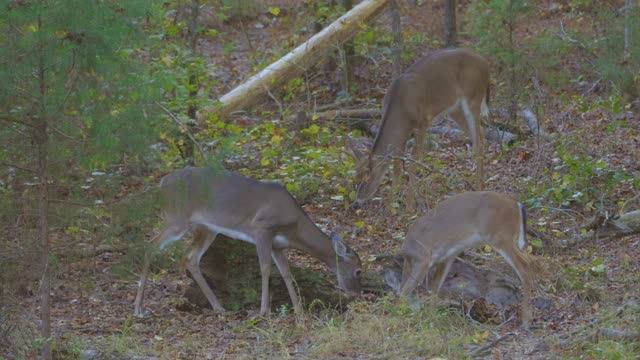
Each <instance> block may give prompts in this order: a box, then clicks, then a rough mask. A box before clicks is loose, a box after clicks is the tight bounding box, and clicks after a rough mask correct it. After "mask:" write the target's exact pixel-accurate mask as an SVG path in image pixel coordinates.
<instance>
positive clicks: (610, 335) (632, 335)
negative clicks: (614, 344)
mask: <svg viewBox="0 0 640 360" xmlns="http://www.w3.org/2000/svg"><path fill="white" fill-rule="evenodd" d="M593 337H594V338H595V341H597V340H598V339H599V338H607V339H611V340H640V331H629V330H618V329H610V328H600V329H598V330H597V331H596V333H595V334H594V335H593Z"/></svg>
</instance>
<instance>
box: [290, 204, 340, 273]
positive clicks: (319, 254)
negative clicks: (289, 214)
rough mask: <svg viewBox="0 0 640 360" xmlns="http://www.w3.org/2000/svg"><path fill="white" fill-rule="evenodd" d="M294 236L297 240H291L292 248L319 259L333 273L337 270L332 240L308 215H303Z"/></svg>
mask: <svg viewBox="0 0 640 360" xmlns="http://www.w3.org/2000/svg"><path fill="white" fill-rule="evenodd" d="M292 235H293V236H294V237H295V240H294V239H291V247H293V248H295V249H298V250H301V251H304V252H306V253H307V254H309V255H312V256H313V257H315V258H317V259H319V260H320V261H322V262H324V263H325V264H326V265H327V266H328V267H329V268H330V269H331V270H332V271H335V270H336V267H337V258H336V251H335V249H334V248H333V242H332V241H331V238H329V237H328V236H327V235H325V233H323V232H322V230H320V229H319V228H318V227H317V226H316V225H315V224H314V223H313V221H311V219H309V217H308V216H307V215H306V214H301V216H300V219H299V220H298V223H297V226H296V227H295V230H294V234H292Z"/></svg>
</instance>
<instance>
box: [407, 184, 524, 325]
mask: <svg viewBox="0 0 640 360" xmlns="http://www.w3.org/2000/svg"><path fill="white" fill-rule="evenodd" d="M526 218H527V215H526V210H525V208H524V206H523V205H522V204H521V203H519V202H518V201H516V200H515V199H514V198H512V197H510V196H508V195H505V194H501V193H497V192H492V191H469V192H465V193H461V194H458V195H454V196H452V197H450V198H448V199H447V200H445V201H444V202H442V203H440V204H438V205H437V206H436V207H435V208H433V209H431V210H429V211H428V212H427V213H425V214H424V215H423V216H422V217H420V218H418V219H416V221H415V222H414V223H413V224H412V225H411V226H409V228H408V230H407V235H406V238H405V240H404V243H403V244H402V248H401V250H400V252H399V253H398V254H399V256H401V257H402V258H403V259H404V264H403V268H402V281H401V283H400V286H399V288H397V289H396V290H397V291H396V293H397V295H398V296H400V297H402V296H406V295H408V294H410V293H411V292H412V291H413V290H414V289H415V288H416V287H417V286H418V285H419V284H421V283H422V281H424V284H425V286H426V288H427V289H428V290H430V291H431V292H432V293H433V294H435V293H437V292H438V290H440V287H441V286H442V283H443V282H444V280H445V278H446V276H447V273H448V272H449V269H450V267H451V264H452V263H453V261H454V260H455V259H456V257H457V256H458V255H459V254H460V253H462V252H463V251H464V250H465V249H467V248H470V247H472V246H475V245H479V244H483V243H486V244H488V245H490V246H491V247H492V248H493V249H494V250H495V251H497V252H498V253H499V254H500V255H501V256H502V257H503V258H504V259H505V260H506V262H507V263H508V264H509V265H510V266H511V267H512V268H513V269H514V270H515V272H516V274H517V275H518V277H519V278H520V281H521V282H522V294H523V296H522V310H521V317H522V326H523V328H525V329H528V328H529V323H530V321H531V308H530V304H529V302H530V300H531V291H532V275H531V266H532V258H531V257H530V256H529V255H528V254H527V253H526V252H524V251H522V249H523V248H524V247H525V245H526V239H525V232H526ZM432 268H433V274H432V281H431V282H430V281H429V271H430V270H431V269H432Z"/></svg>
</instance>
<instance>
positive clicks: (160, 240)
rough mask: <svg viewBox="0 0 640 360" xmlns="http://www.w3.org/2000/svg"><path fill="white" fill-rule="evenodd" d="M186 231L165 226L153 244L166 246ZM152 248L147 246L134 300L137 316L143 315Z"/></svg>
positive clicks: (135, 314) (153, 239)
mask: <svg viewBox="0 0 640 360" xmlns="http://www.w3.org/2000/svg"><path fill="white" fill-rule="evenodd" d="M184 233H185V230H184V229H183V228H181V227H176V226H171V227H167V228H165V229H164V230H163V231H162V232H160V233H159V234H157V235H156V236H154V237H153V238H152V239H151V243H152V244H153V246H159V247H161V248H162V247H164V245H166V244H167V243H170V242H172V241H177V240H178V239H180V238H181V237H182V235H183V234H184ZM151 253H152V250H151V249H149V248H147V249H146V250H145V252H144V262H143V265H142V275H141V276H140V281H139V282H138V292H137V293H136V300H135V302H134V310H133V315H134V316H137V317H141V316H143V315H144V314H143V307H142V305H143V302H144V288H145V287H146V286H147V278H148V277H149V266H150V264H151V257H152V254H151Z"/></svg>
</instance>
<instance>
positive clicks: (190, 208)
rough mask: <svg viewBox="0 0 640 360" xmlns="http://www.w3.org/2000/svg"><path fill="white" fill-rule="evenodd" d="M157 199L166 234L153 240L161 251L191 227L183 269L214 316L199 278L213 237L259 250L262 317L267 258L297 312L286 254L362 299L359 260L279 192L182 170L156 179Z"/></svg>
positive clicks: (216, 306)
mask: <svg viewBox="0 0 640 360" xmlns="http://www.w3.org/2000/svg"><path fill="white" fill-rule="evenodd" d="M160 193H161V195H162V200H163V203H162V208H163V212H162V216H163V218H164V221H165V222H166V228H165V229H164V230H163V231H162V232H161V233H159V234H158V235H157V236H155V237H154V238H153V239H152V242H153V243H154V244H155V245H156V246H159V247H160V249H163V248H165V247H166V246H167V245H169V244H170V243H172V242H175V241H178V240H180V239H181V238H182V236H183V235H184V234H185V233H186V232H187V231H188V230H189V229H190V228H192V229H194V230H195V231H194V232H195V239H194V241H193V244H192V247H191V252H190V254H189V256H188V262H187V269H188V270H189V272H190V273H191V275H192V276H193V279H194V280H195V281H196V283H197V284H198V285H199V286H200V289H201V290H202V292H203V293H204V295H205V296H206V298H207V300H208V301H209V304H211V307H212V308H213V310H214V311H216V312H223V311H224V308H223V307H222V304H221V303H220V301H219V300H218V298H217V297H216V295H215V294H214V293H213V291H212V290H211V288H210V287H209V285H208V284H207V282H206V281H205V279H204V277H203V276H202V273H201V272H200V259H201V258H202V256H203V255H204V253H205V252H206V251H207V249H208V248H209V246H211V244H212V243H213V241H214V240H215V239H216V236H217V235H218V234H223V235H226V236H228V237H231V238H234V239H237V240H242V241H246V242H249V243H252V244H254V245H256V249H257V252H258V260H259V262H260V272H261V275H262V299H261V303H260V315H265V314H268V312H269V275H270V272H271V259H272V258H273V260H274V262H275V263H276V266H277V267H278V270H279V271H280V274H281V275H282V278H283V279H284V282H285V285H286V287H287V291H288V292H289V296H290V297H291V302H292V304H293V306H294V310H295V312H296V314H300V313H301V312H302V306H301V304H300V302H299V301H298V297H297V296H296V290H295V288H294V287H293V282H292V279H291V275H290V273H289V263H288V262H287V258H286V255H285V253H284V250H286V249H289V248H294V249H298V250H301V251H304V252H306V253H308V254H310V255H312V256H314V257H316V258H318V259H320V260H321V261H323V262H324V263H325V264H327V266H328V267H329V268H330V269H331V270H332V271H334V272H335V273H336V274H337V277H338V285H339V286H340V288H341V289H343V290H344V291H345V292H347V293H348V294H349V295H351V296H357V295H359V294H360V273H361V270H360V258H359V257H358V255H357V254H356V253H355V252H354V251H353V250H351V249H350V248H349V247H348V246H347V245H346V244H345V243H344V240H342V238H340V236H339V235H338V234H336V233H333V234H332V236H331V238H330V237H328V236H327V235H325V234H324V233H323V232H322V231H321V230H320V229H319V228H318V227H317V226H316V225H315V224H314V223H313V222H312V221H311V219H309V217H308V216H307V214H306V213H305V212H304V210H302V208H301V207H300V206H299V205H298V203H297V202H296V201H295V200H294V198H293V197H292V196H291V194H289V192H288V191H287V190H286V189H285V188H284V187H282V186H280V185H278V184H274V183H264V182H258V181H255V180H252V179H249V178H246V177H243V176H240V175H236V174H230V173H226V172H225V173H221V172H216V171H214V170H212V169H207V168H195V167H187V168H184V169H182V170H178V171H176V172H174V173H172V174H169V175H167V176H165V177H164V178H163V179H162V180H161V181H160ZM149 261H150V254H149V253H148V252H147V253H146V254H145V260H144V265H143V272H142V278H141V280H140V283H139V287H138V293H137V295H136V300H135V310H134V314H135V315H136V316H142V314H143V310H142V302H143V298H144V288H145V284H146V281H147V274H148V270H149Z"/></svg>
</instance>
